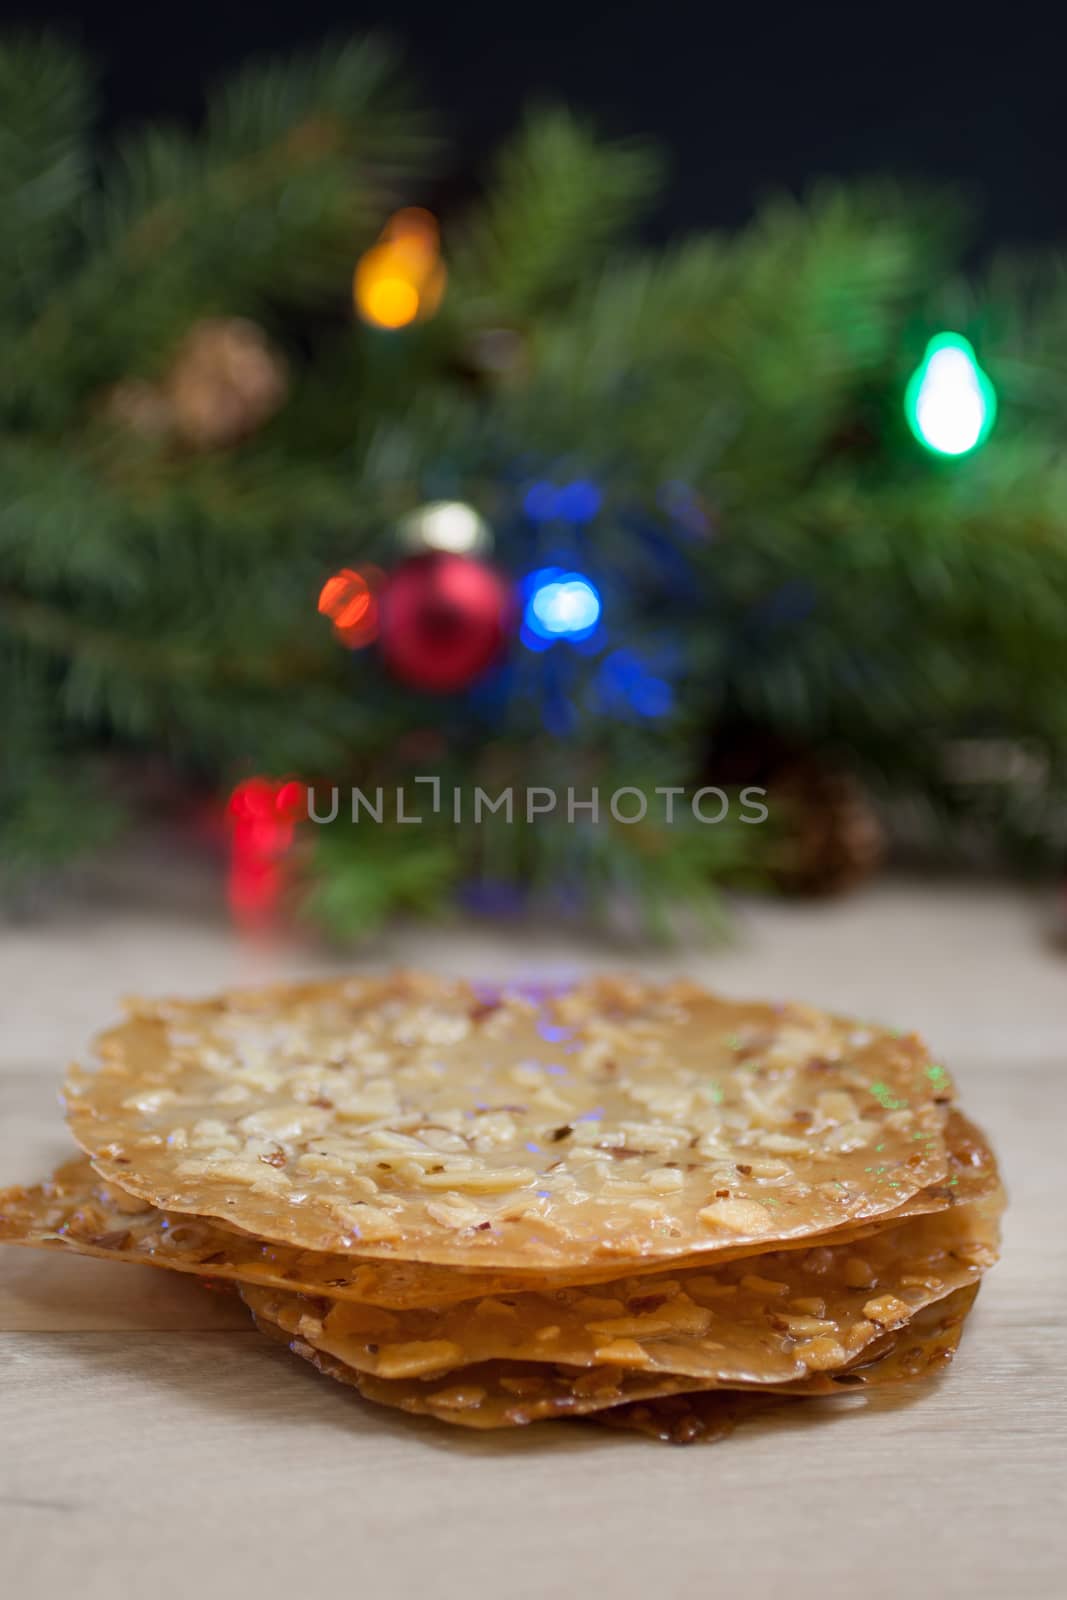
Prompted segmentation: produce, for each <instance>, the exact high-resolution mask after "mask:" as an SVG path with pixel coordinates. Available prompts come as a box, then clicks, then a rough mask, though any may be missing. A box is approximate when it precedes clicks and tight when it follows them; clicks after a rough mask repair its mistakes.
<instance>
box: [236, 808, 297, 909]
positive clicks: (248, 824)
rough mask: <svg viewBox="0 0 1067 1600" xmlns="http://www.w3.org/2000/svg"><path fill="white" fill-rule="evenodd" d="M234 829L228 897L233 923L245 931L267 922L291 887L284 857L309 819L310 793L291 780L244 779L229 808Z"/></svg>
mask: <svg viewBox="0 0 1067 1600" xmlns="http://www.w3.org/2000/svg"><path fill="white" fill-rule="evenodd" d="M226 811H227V817H228V821H229V824H230V865H229V872H228V874H227V879H226V898H227V900H228V902H229V906H230V910H231V912H232V913H233V916H234V919H235V920H236V921H237V922H238V923H240V924H241V925H242V926H245V927H255V926H258V925H261V924H264V923H266V922H268V921H269V920H270V919H271V918H272V917H273V915H274V913H275V912H276V911H277V909H278V907H279V904H280V902H281V900H282V897H283V895H284V893H285V890H286V887H287V884H288V870H287V863H286V860H285V858H286V856H287V855H288V853H289V851H290V849H291V847H292V844H293V834H294V830H295V826H296V824H297V823H298V822H300V821H302V820H303V819H304V818H305V817H306V816H307V788H306V786H305V785H304V784H302V783H299V782H297V780H296V779H293V778H290V779H287V780H285V781H284V782H281V783H278V782H275V781H274V780H273V779H271V778H263V777H255V778H245V779H244V780H243V782H241V783H239V784H238V785H237V787H236V788H235V789H234V790H233V793H232V794H231V795H230V798H229V802H228V804H227V807H226Z"/></svg>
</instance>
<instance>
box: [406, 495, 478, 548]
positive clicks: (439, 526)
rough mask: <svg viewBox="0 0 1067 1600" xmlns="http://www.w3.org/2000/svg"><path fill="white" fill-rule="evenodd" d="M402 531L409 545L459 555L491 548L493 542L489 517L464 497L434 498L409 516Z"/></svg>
mask: <svg viewBox="0 0 1067 1600" xmlns="http://www.w3.org/2000/svg"><path fill="white" fill-rule="evenodd" d="M401 532H402V535H403V538H404V541H405V543H406V544H408V545H412V546H415V547H419V548H422V549H424V550H445V551H447V552H448V553H449V554H450V555H457V556H467V555H473V554H474V553H475V552H477V551H480V550H487V549H488V548H489V545H490V544H491V542H492V536H491V534H490V532H489V524H488V523H487V522H486V520H485V518H484V517H481V516H479V515H478V513H477V511H475V509H474V507H473V506H468V505H465V504H464V502H463V501H462V500H431V501H430V503H429V504H428V505H425V506H420V507H419V509H418V510H417V511H413V512H412V513H411V515H410V516H408V517H405V519H404V521H403V524H402V525H401Z"/></svg>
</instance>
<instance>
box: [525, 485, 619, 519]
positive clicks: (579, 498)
mask: <svg viewBox="0 0 1067 1600" xmlns="http://www.w3.org/2000/svg"><path fill="white" fill-rule="evenodd" d="M600 502H601V494H600V490H599V489H598V488H597V486H596V484H595V483H590V482H589V480H588V479H587V478H576V479H575V480H574V482H573V483H565V484H563V485H560V484H556V483H550V482H549V481H548V480H547V479H543V478H542V479H538V481H537V482H536V483H531V485H530V487H529V488H528V489H527V491H526V493H525V495H524V496H523V502H522V506H523V510H524V511H525V513H526V515H527V516H528V517H529V519H530V521H531V522H572V523H583V522H592V521H593V518H594V517H595V516H596V515H597V513H598V512H599V510H600Z"/></svg>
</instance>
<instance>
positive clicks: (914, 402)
mask: <svg viewBox="0 0 1067 1600" xmlns="http://www.w3.org/2000/svg"><path fill="white" fill-rule="evenodd" d="M904 406H905V411H906V412H907V417H908V423H909V425H910V427H911V429H912V432H913V433H914V434H915V437H916V438H917V439H918V440H919V441H920V442H921V443H922V444H924V445H925V446H926V448H927V449H928V450H932V451H934V452H935V454H937V455H941V456H962V455H966V454H967V452H968V451H969V450H973V449H974V448H975V446H976V445H979V444H981V442H982V440H983V439H984V438H985V437H986V435H987V434H988V433H989V430H990V428H991V427H992V426H993V422H994V419H995V417H996V408H997V397H996V393H995V391H994V389H993V385H992V384H991V383H990V381H989V379H988V378H987V377H986V375H985V373H984V372H983V371H982V369H981V367H980V366H979V365H978V361H977V359H976V357H975V354H974V351H973V349H972V348H971V346H970V344H968V342H967V340H966V339H964V338H963V337H962V336H961V335H960V334H956V333H941V334H938V335H937V337H936V338H935V339H931V341H930V343H929V345H928V346H927V349H926V355H925V357H924V359H923V362H922V364H921V365H920V367H919V368H918V370H917V371H916V372H915V373H913V375H912V378H911V382H910V383H909V384H908V389H907V393H906V395H905V398H904Z"/></svg>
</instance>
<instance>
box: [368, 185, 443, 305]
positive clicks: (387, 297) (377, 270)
mask: <svg viewBox="0 0 1067 1600" xmlns="http://www.w3.org/2000/svg"><path fill="white" fill-rule="evenodd" d="M446 279H447V274H446V271H445V265H444V262H443V261H442V260H441V257H440V239H439V234H438V228H437V223H436V221H435V220H434V218H433V217H432V216H431V215H430V213H429V212H428V211H423V210H422V209H421V208H419V207H417V206H410V207H408V208H406V209H405V210H403V211H398V212H396V214H395V215H394V216H392V217H390V219H389V221H388V222H387V223H386V225H385V227H384V228H383V229H382V232H381V236H380V238H379V240H378V242H377V244H375V245H372V246H371V248H370V249H369V250H367V251H366V252H365V253H364V254H363V255H362V256H361V257H360V259H359V261H358V263H357V264H356V271H355V276H354V278H353V281H352V295H353V299H354V300H355V305H356V310H357V311H358V312H359V315H360V316H361V317H362V318H363V321H364V322H367V323H370V325H371V326H372V327H375V328H385V329H390V330H393V329H396V328H406V327H408V326H409V324H411V323H413V322H423V321H425V320H426V319H427V318H428V317H432V316H433V314H434V312H435V311H436V310H437V308H438V306H439V305H440V304H441V299H442V297H443V295H444V292H445V282H446Z"/></svg>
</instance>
